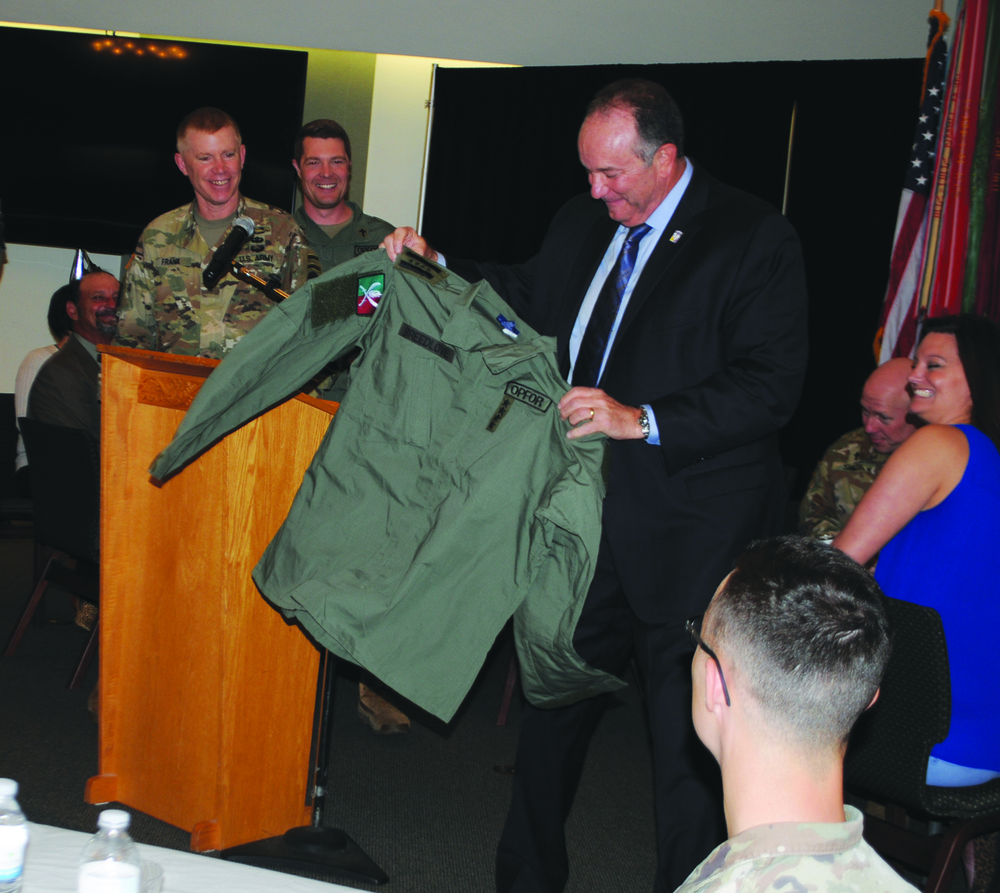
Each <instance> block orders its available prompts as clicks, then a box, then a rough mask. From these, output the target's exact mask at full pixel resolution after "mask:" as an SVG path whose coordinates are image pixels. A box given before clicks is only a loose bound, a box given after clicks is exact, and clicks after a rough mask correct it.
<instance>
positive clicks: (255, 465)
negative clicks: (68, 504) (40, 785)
mask: <svg viewBox="0 0 1000 893" xmlns="http://www.w3.org/2000/svg"><path fill="white" fill-rule="evenodd" d="M101 350H102V352H103V354H104V357H103V361H102V383H101V395H102V402H103V407H102V421H101V475H102V478H101V607H100V610H101V615H100V624H101V632H100V683H99V686H100V727H99V728H100V749H99V760H100V762H99V771H100V774H99V775H96V776H94V777H93V778H91V779H90V780H89V781H88V783H87V790H86V795H85V798H86V801H87V802H88V803H105V802H109V801H118V802H120V803H124V804H126V805H128V806H132V807H134V808H135V809H138V810H141V811H142V812H145V813H148V814H149V815H152V816H155V817H156V818H158V819H162V820H163V821H166V822H169V823H170V824H172V825H177V826H178V827H181V828H185V829H190V830H191V848H192V849H193V850H195V851H197V852H201V851H205V850H210V849H213V850H214V849H223V848H226V847H231V846H236V845H239V844H242V843H247V842H250V841H255V840H260V839H262V838H267V837H271V836H273V835H278V834H282V833H284V832H285V831H286V830H287V829H288V828H290V827H294V826H296V825H307V824H309V822H310V818H311V813H312V803H313V793H314V780H313V775H314V769H315V766H316V755H315V750H316V747H317V738H318V729H317V727H316V723H315V717H316V715H317V711H316V705H317V700H318V693H317V678H318V670H319V651H318V650H317V648H316V646H315V645H313V644H312V643H311V642H310V641H309V639H308V638H307V637H306V636H305V635H304V633H303V632H302V631H301V630H300V629H299V628H298V627H296V626H293V625H289V624H288V623H286V621H285V620H284V618H283V617H282V616H281V615H280V614H279V613H278V611H276V610H275V609H274V608H273V607H271V606H270V605H269V604H268V603H267V602H266V601H265V600H264V598H263V597H262V596H261V595H260V593H259V592H258V590H257V588H256V586H255V585H254V583H253V580H252V579H251V576H250V572H251V570H252V569H253V567H254V565H255V564H256V563H257V560H258V559H259V557H260V555H261V553H262V552H263V551H264V548H265V546H266V545H267V544H268V542H269V541H270V540H271V538H272V537H273V536H274V534H275V532H276V531H277V529H278V527H279V526H280V524H281V522H282V521H283V520H284V518H285V516H286V514H287V513H288V509H289V506H290V505H291V502H292V498H293V497H294V495H295V492H296V491H297V490H298V487H299V483H300V482H301V480H302V475H303V473H304V472H305V469H306V468H307V466H308V464H309V462H310V460H311V459H312V457H313V454H314V453H315V451H316V449H317V447H318V446H319V443H320V440H321V438H322V437H323V435H324V433H325V432H326V429H327V426H328V425H329V423H330V417H331V415H332V414H333V413H334V412H336V409H337V404H336V403H329V402H326V401H321V400H315V399H312V398H309V397H305V396H301V395H300V396H297V397H295V398H294V399H289V400H287V401H285V402H284V403H282V404H281V405H279V406H277V407H275V408H274V409H272V410H271V411H270V412H268V413H266V414H264V415H262V416H260V417H258V418H257V419H255V420H253V421H252V422H250V423H249V424H247V425H244V426H243V427H242V428H240V429H239V430H237V431H235V432H234V433H232V434H231V435H229V436H228V437H226V438H224V439H223V440H222V441H220V442H219V443H217V444H216V445H215V446H213V447H212V448H211V449H209V450H207V451H206V452H204V453H203V454H202V455H201V456H199V457H198V458H197V459H195V460H194V461H193V462H192V463H191V464H190V465H188V466H187V467H186V468H184V469H182V470H181V471H180V472H179V473H178V474H177V475H175V476H174V477H173V478H171V479H170V480H169V481H167V482H166V483H165V484H163V485H162V486H161V485H159V484H158V483H156V482H154V480H153V479H152V478H151V477H150V475H149V473H148V471H147V468H148V467H149V465H150V464H151V463H152V461H153V459H154V457H155V456H156V455H157V453H159V452H160V450H162V449H163V448H164V447H165V446H166V445H167V444H168V443H169V442H170V439H171V438H172V437H173V434H174V431H175V430H176V428H177V426H178V424H179V423H180V421H181V418H182V417H183V415H184V412H185V411H186V409H187V407H188V406H189V405H190V403H191V400H192V399H193V398H194V395H195V394H196V393H197V392H198V389H199V388H200V387H201V384H202V382H203V381H204V379H205V378H206V377H207V376H208V374H209V373H210V372H211V371H212V369H213V368H214V367H215V366H216V365H217V361H215V360H204V359H198V358H190V357H177V356H172V355H168V354H161V353H151V352H148V351H138V350H128V349H126V348H115V347H110V348H102V349H101Z"/></svg>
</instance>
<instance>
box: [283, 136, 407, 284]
mask: <svg viewBox="0 0 1000 893" xmlns="http://www.w3.org/2000/svg"><path fill="white" fill-rule="evenodd" d="M292 166H293V167H294V168H295V173H296V174H298V177H299V187H300V188H301V190H302V207H301V208H299V209H298V210H297V211H296V212H295V222H296V223H298V225H299V226H300V227H302V232H304V233H305V235H306V239H307V241H308V242H309V247H310V248H312V250H313V251H314V252H315V253H316V255H317V256H318V257H319V261H320V265H321V266H322V268H323V272H324V273H325V272H326V271H327V270H329V269H330V267H333V266H335V265H337V264H342V263H343V262H344V261H345V260H351V259H352V258H355V257H357V256H358V255H359V254H364V253H365V252H366V251H374V250H375V249H377V248H378V246H379V245H380V244H381V242H382V240H383V239H384V238H385V237H386V236H387V235H389V233H391V232H392V231H393V230H394V229H395V227H394V226H393V225H392V224H391V223H386V222H385V221H384V220H380V219H379V218H378V217H372V216H371V215H369V214H365V213H364V211H362V210H361V207H360V206H359V205H356V204H355V203H354V202H351V201H348V200H347V189H348V186H349V185H350V182H351V139H350V137H349V136H348V135H347V133H346V131H345V130H344V128H343V127H341V126H340V125H339V124H338V123H337V122H336V121H332V120H331V119H329V118H318V119H316V120H315V121H310V122H309V123H308V124H304V125H303V126H302V129H301V130H300V131H299V135H298V136H297V137H296V138H295V158H294V159H293V161H292Z"/></svg>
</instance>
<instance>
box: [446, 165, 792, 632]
mask: <svg viewBox="0 0 1000 893" xmlns="http://www.w3.org/2000/svg"><path fill="white" fill-rule="evenodd" d="M616 228H617V223H615V221H613V220H611V219H610V218H609V217H608V214H607V210H606V208H605V205H604V203H603V202H599V201H595V200H593V199H591V198H590V196H589V195H581V196H578V197H576V198H574V199H572V200H571V201H570V202H568V203H567V204H566V205H565V206H564V207H563V208H562V209H561V210H560V211H559V213H558V214H557V215H556V217H555V219H554V220H553V222H552V224H551V226H550V227H549V231H548V233H547V235H546V238H545V241H544V243H543V244H542V248H541V251H540V252H539V253H538V254H537V255H536V256H535V257H534V258H533V259H532V260H530V261H529V262H528V263H526V264H522V265H517V266H499V265H495V264H469V263H466V262H462V261H452V260H451V259H449V260H448V264H449V267H451V268H452V269H454V270H455V272H457V273H458V274H459V275H462V276H465V277H466V278H472V279H479V278H485V279H487V280H488V281H489V282H490V284H491V285H493V287H494V288H496V290H497V291H498V292H499V293H500V294H501V295H502V296H503V297H504V298H505V299H506V300H507V302H508V303H509V304H510V305H511V306H512V308H514V309H515V310H516V311H517V312H518V313H520V314H521V315H522V316H523V318H524V319H525V320H527V321H528V322H529V323H530V324H531V325H532V326H533V327H534V328H535V329H536V330H538V331H539V332H541V333H542V334H547V335H555V336H556V337H557V340H558V348H559V355H560V361H561V363H562V368H563V372H564V374H566V373H567V372H568V369H569V336H570V333H571V331H572V328H573V324H574V322H575V320H576V317H577V314H578V312H579V308H580V304H581V303H582V301H583V297H584V295H585V294H586V292H587V288H588V287H589V285H590V282H591V280H592V279H593V276H594V273H595V271H596V269H597V267H598V265H599V264H600V261H601V258H602V257H603V256H604V253H605V251H606V250H607V246H608V244H609V243H610V241H611V239H612V237H613V235H614V232H615V230H616ZM674 232H679V233H680V236H679V237H678V238H677V239H676V241H674V242H671V240H670V236H671V233H674ZM806 352H807V332H806V286H805V273H804V269H803V263H802V255H801V250H800V247H799V242H798V238H797V236H796V234H795V232H794V230H793V229H792V227H791V226H790V225H789V224H788V222H787V221H786V220H785V219H784V217H782V216H781V215H780V214H779V213H778V212H777V211H775V210H774V209H773V208H772V207H770V206H769V205H767V204H765V203H764V202H762V201H760V200H758V199H756V198H753V197H752V196H750V195H747V194H745V193H742V192H739V191H738V190H735V189H731V188H729V187H727V186H724V185H723V184H721V183H720V182H719V181H718V180H716V179H715V178H713V177H711V176H710V175H708V174H707V173H705V172H704V171H702V170H701V169H700V168H695V171H694V175H693V177H692V180H691V182H690V184H689V185H688V188H687V191H686V192H685V194H684V197H683V199H682V200H681V202H680V205H679V206H678V208H677V210H676V212H675V213H674V216H673V218H672V220H671V221H670V224H669V226H668V228H667V231H666V232H665V233H664V234H663V235H662V236H661V238H660V240H659V242H658V243H657V246H656V249H655V250H654V252H653V254H652V256H651V257H650V258H649V261H648V262H647V263H646V266H645V267H644V268H643V271H642V274H641V277H640V280H639V282H638V283H637V284H636V286H635V289H634V291H633V293H632V296H631V298H630V300H629V304H628V308H627V310H626V313H625V317H624V319H623V320H622V325H621V327H620V328H619V330H618V334H617V336H616V339H615V342H614V345H613V347H612V352H611V354H610V356H609V358H608V363H607V365H606V367H605V371H604V375H603V377H602V379H601V383H600V387H601V388H602V389H603V390H604V391H606V392H607V393H608V394H610V395H611V396H612V397H614V398H615V399H616V400H619V401H620V402H622V403H625V404H627V405H630V406H639V405H640V404H644V403H646V404H649V405H651V406H652V408H653V412H654V413H655V415H656V421H657V424H658V425H659V433H660V446H659V447H658V448H657V447H654V446H650V445H649V444H647V443H644V442H642V441H639V440H633V441H612V442H611V450H612V464H611V481H610V486H609V489H608V494H607V498H606V499H605V502H604V532H605V535H606V537H607V545H608V546H609V548H610V550H611V555H612V557H613V559H614V562H615V567H616V569H617V572H618V578H619V580H620V581H621V583H622V585H623V588H624V591H625V595H626V598H627V599H628V600H629V604H630V605H631V606H632V608H633V610H634V611H635V612H636V614H637V615H638V616H639V618H640V619H642V620H644V621H647V622H665V621H674V620H679V619H684V618H685V617H687V616H690V615H693V614H695V613H698V612H700V611H702V610H704V608H705V606H706V605H707V603H708V601H709V599H710V598H711V596H712V593H713V592H714V590H715V587H716V585H717V584H718V583H719V582H720V581H721V580H722V578H723V577H724V576H725V574H726V573H728V571H729V570H730V569H731V568H732V562H733V559H734V558H735V557H736V553H737V552H738V551H739V550H740V549H741V548H742V547H743V546H744V545H745V544H746V543H747V541H749V540H750V539H752V538H754V537H756V536H760V535H765V534H769V533H772V532H777V531H778V530H779V529H780V523H781V518H782V515H783V507H784V499H785V489H784V480H783V474H782V468H781V462H780V459H779V456H778V449H777V431H778V429H779V428H780V427H781V426H782V425H783V424H784V423H785V422H786V421H787V420H788V418H789V417H790V416H791V414H792V412H793V410H794V409H795V405H796V403H797V401H798V398H799V392H800V389H801V382H802V377H803V374H804V371H805V364H806Z"/></svg>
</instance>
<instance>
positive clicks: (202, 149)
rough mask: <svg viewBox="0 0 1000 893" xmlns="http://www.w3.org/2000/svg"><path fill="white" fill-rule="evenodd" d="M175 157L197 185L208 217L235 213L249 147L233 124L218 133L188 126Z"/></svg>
mask: <svg viewBox="0 0 1000 893" xmlns="http://www.w3.org/2000/svg"><path fill="white" fill-rule="evenodd" d="M178 149H179V151H178V152H177V154H176V155H174V161H175V162H176V163H177V167H178V168H180V171H181V173H182V174H184V175H185V176H186V177H187V178H188V179H189V180H190V181H191V186H192V187H193V188H194V194H195V200H196V201H197V203H198V210H199V211H200V212H201V215H202V216H203V217H204V218H205V219H206V220H221V219H222V218H223V217H228V216H230V215H231V214H235V213H236V207H237V205H238V204H239V201H240V191H239V190H240V174H241V172H242V170H243V161H244V159H245V157H246V147H245V146H243V145H242V144H241V143H240V139H239V137H238V136H237V135H236V131H235V130H233V128H232V127H223V128H222V129H221V130H217V131H215V133H206V132H205V131H204V130H194V129H191V130H188V132H187V133H186V134H184V138H183V139H182V140H181V141H180V143H179V144H178Z"/></svg>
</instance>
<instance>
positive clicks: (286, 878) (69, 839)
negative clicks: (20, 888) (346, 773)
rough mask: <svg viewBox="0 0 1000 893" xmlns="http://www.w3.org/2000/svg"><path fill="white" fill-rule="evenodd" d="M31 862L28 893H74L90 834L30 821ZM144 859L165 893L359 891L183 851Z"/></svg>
mask: <svg viewBox="0 0 1000 893" xmlns="http://www.w3.org/2000/svg"><path fill="white" fill-rule="evenodd" d="M28 830H29V835H30V838H29V843H28V859H27V864H26V865H25V868H24V893H76V872H77V867H78V862H79V860H80V853H81V852H82V851H83V847H84V844H86V842H87V841H88V840H89V839H90V837H91V836H92V835H90V834H85V833H83V832H82V831H67V830H65V829H63V828H53V827H52V826H51V825H36V824H33V823H31V822H29V823H28ZM137 845H138V847H139V852H140V853H141V854H142V858H143V859H145V860H148V861H151V862H158V863H159V864H160V865H162V866H163V893H274V891H275V890H281V891H282V893H357V890H355V889H354V888H353V887H343V886H341V885H340V884H331V883H327V882H326V881H314V880H310V879H309V878H301V877H297V876H296V875H292V874H285V873H284V872H278V871H270V870H268V869H266V868H257V867H254V866H252V865H240V864H239V863H236V862H226V861H225V860H224V859H214V858H211V857H208V856H198V855H196V854H194V853H185V852H181V851H180V850H168V849H164V848H163V847H159V846H148V845H147V844H144V843H140V844H137Z"/></svg>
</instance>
